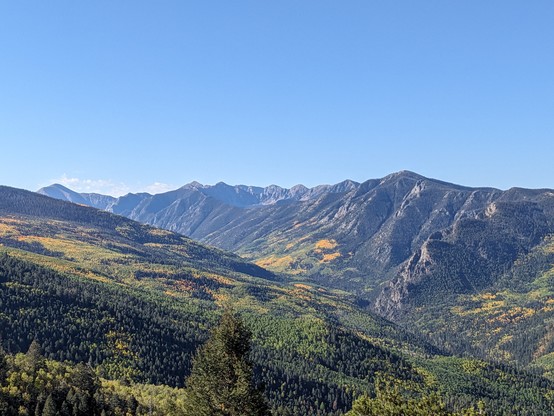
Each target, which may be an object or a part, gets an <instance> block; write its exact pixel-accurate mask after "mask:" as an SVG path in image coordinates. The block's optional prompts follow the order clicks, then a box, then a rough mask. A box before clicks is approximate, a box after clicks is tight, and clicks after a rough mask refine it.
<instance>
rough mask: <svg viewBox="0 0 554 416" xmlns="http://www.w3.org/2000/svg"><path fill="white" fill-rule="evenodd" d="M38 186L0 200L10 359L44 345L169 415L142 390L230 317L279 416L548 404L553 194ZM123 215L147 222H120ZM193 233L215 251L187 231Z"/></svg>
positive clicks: (353, 186) (431, 184) (430, 186)
mask: <svg viewBox="0 0 554 416" xmlns="http://www.w3.org/2000/svg"><path fill="white" fill-rule="evenodd" d="M49 192H50V193H51V194H52V195H53V196H56V197H57V199H53V198H50V197H48V196H46V195H40V194H37V193H33V192H28V191H24V190H18V189H14V188H8V187H0V304H1V305H2V314H0V324H1V325H0V337H1V338H2V339H4V340H5V341H4V342H3V345H4V346H5V348H7V350H8V352H10V353H12V354H13V353H17V352H19V351H25V350H26V349H27V348H29V345H30V344H31V341H33V340H35V341H37V340H38V341H39V342H40V343H41V345H42V347H43V350H44V353H45V355H46V357H47V358H48V359H50V360H58V361H65V362H67V363H71V362H73V363H78V362H83V361H84V362H88V363H89V365H91V366H93V368H95V369H96V372H97V373H98V374H100V375H101V376H102V377H104V379H103V380H104V381H102V383H103V385H104V386H109V387H103V388H109V389H111V390H110V391H114V390H113V389H114V388H116V389H117V391H119V392H121V393H117V394H123V395H125V394H132V395H133V397H134V399H133V400H137V401H138V402H139V404H140V405H141V406H143V407H142V408H143V409H147V408H148V407H149V406H150V407H151V408H152V406H154V407H155V408H156V409H158V410H157V412H161V413H163V414H175V415H178V414H180V413H179V410H178V406H179V404H178V403H179V399H178V398H179V397H181V396H180V393H179V390H172V392H171V393H168V392H169V390H163V391H164V393H163V395H161V394H162V393H159V392H161V391H162V390H159V389H158V390H155V389H153V388H151V387H148V386H147V385H145V384H141V383H155V384H162V385H165V386H172V387H176V388H179V387H181V386H182V383H183V381H184V379H185V376H186V375H187V374H188V372H189V371H190V363H191V357H192V354H194V351H195V350H196V348H197V347H198V345H199V344H200V343H201V342H202V341H203V340H204V339H205V337H206V332H207V329H208V328H210V327H212V326H213V324H214V322H215V321H216V320H217V317H218V315H219V313H220V311H221V309H222V308H225V307H226V305H232V306H233V308H234V309H235V311H237V312H238V313H239V314H240V315H241V317H242V319H243V320H244V321H245V322H246V323H247V325H248V327H249V328H251V330H252V333H253V350H252V360H253V362H254V364H255V369H256V379H257V381H258V382H261V383H263V384H264V385H265V386H266V398H267V399H268V401H269V403H270V406H271V408H272V412H273V414H274V415H283V416H284V415H291V414H305V415H313V416H319V415H337V416H338V415H342V414H344V412H345V411H346V410H348V409H349V408H350V406H351V405H352V401H353V400H354V399H355V398H356V397H357V396H359V395H360V394H362V393H364V392H365V393H370V394H371V392H372V391H374V389H376V388H377V384H376V383H378V378H379V377H381V376H385V377H387V378H388V379H390V380H394V383H397V384H398V383H399V384H400V385H403V386H405V388H407V389H408V391H411V393H409V394H412V395H414V394H415V395H416V396H420V395H424V396H425V395H429V394H430V395H431V396H429V397H434V396H433V395H437V394H438V395H439V397H443V398H444V400H446V402H447V403H448V406H449V408H450V409H452V410H455V409H463V408H466V407H467V405H468V404H471V403H473V404H476V403H477V401H481V402H482V404H483V405H484V406H485V407H486V409H487V411H488V412H489V413H490V414H498V415H500V414H514V413H513V412H515V414H521V415H527V414H528V415H532V414H537V415H546V414H549V409H551V408H552V407H553V406H554V402H552V395H551V392H552V391H553V390H554V387H553V386H552V381H550V378H551V377H554V375H553V374H554V326H553V325H552V322H554V306H553V305H554V268H553V264H554V237H553V236H552V213H553V209H552V198H553V193H552V192H551V191H550V190H523V189H512V190H509V191H500V190H496V189H491V188H480V189H473V188H467V187H462V186H458V185H452V184H448V183H445V182H441V181H436V180H432V179H427V178H424V177H422V176H420V175H417V174H414V173H411V172H399V173H397V174H393V175H389V176H387V177H385V178H382V179H377V180H372V181H367V182H364V183H360V184H359V183H355V182H352V181H346V182H343V183H341V184H338V185H335V186H321V187H316V188H313V189H307V188H304V187H295V188H293V189H291V190H287V189H281V188H277V187H269V188H267V189H263V188H254V187H247V186H238V187H230V186H228V185H224V184H218V185H216V186H214V187H210V186H204V185H200V184H198V183H193V184H189V185H186V186H185V187H183V188H180V189H178V190H176V191H173V192H168V193H165V194H160V195H148V194H138V195H127V196H125V197H121V198H113V197H110V196H104V195H98V194H78V193H75V192H73V191H71V190H69V189H67V188H61V187H60V186H53V187H50V188H45V189H43V190H41V193H43V194H48V193H49ZM59 199H64V200H59ZM70 201H71V202H70ZM94 204H96V206H100V207H103V208H104V209H105V211H113V212H105V211H103V210H99V209H97V208H94V207H92V205H94ZM87 205H89V206H87ZM123 206H126V209H127V211H128V215H129V217H131V216H133V215H137V216H139V215H144V216H145V217H143V218H142V220H141V222H137V221H135V220H133V219H130V218H125V217H124V216H122V215H115V214H114V212H116V211H117V210H121V209H122V207H123ZM118 207H119V208H118ZM119 213H120V214H121V213H123V212H122V211H119ZM131 214H132V215H131ZM173 220H175V221H174V222H172V221H173ZM177 220H179V221H177ZM155 221H160V224H157V226H160V225H163V224H161V223H162V222H164V223H165V226H164V228H166V229H165V230H164V229H162V228H156V227H153V226H152V225H151V224H153V223H154V222H155ZM181 221H184V222H183V223H182V222H181ZM148 222H150V223H151V224H148ZM193 223H196V226H195V227H193V228H194V230H195V231H194V232H195V233H200V232H201V231H202V233H205V234H204V235H205V236H204V238H203V239H202V240H203V241H205V242H208V243H210V244H212V246H209V245H208V246H207V245H205V244H204V243H202V242H197V241H195V240H193V239H190V238H189V237H185V236H184V235H183V234H182V233H183V232H184V231H183V230H181V228H180V227H191V225H192V224H193ZM169 228H174V229H176V230H181V232H174V231H170V230H168V229H169ZM191 229H192V228H191ZM189 234H193V233H189ZM195 238H198V237H195ZM214 245H219V246H220V248H214V247H213V246H214ZM228 247H229V248H233V250H234V251H236V252H237V253H238V254H240V255H241V257H239V256H238V255H237V254H232V253H230V252H229V251H225V250H222V248H228ZM251 261H255V263H252V262H251ZM391 320H392V321H394V322H392V321H391ZM406 327H408V328H409V330H407V329H405V328H406ZM18 357H19V356H14V358H13V359H12V358H11V359H10V360H12V361H10V362H13V363H15V364H11V366H12V370H10V371H12V373H10V374H11V375H10V376H9V377H8V379H7V380H8V383H10V384H9V385H10V388H9V389H8V390H5V389H4V390H3V391H5V392H12V393H8V394H9V395H10V394H13V395H14V396H13V397H12V398H11V399H9V402H10V401H11V402H13V403H14V406H15V407H14V409H16V408H17V406H20V409H21V408H29V409H34V408H35V407H34V406H35V404H36V403H35V402H34V401H33V400H34V399H32V397H34V396H32V395H31V396H29V397H28V400H27V399H25V400H27V401H25V400H24V401H21V400H22V398H21V397H19V396H18V395H17V391H20V390H21V391H23V390H26V389H28V387H25V385H24V384H23V385H19V384H18V383H19V382H17V383H16V381H17V380H25V377H26V376H24V375H18V374H19V373H16V372H17V371H25V370H24V368H26V367H25V365H24V363H22V361H21V358H18ZM17 363H22V364H21V367H18V366H19V364H17ZM66 365H70V364H66ZM56 366H58V367H56ZM18 368H22V369H23V370H18ZM48 368H59V364H56V362H52V363H51V364H49V367H48ZM49 371H50V370H49ZM52 371H54V370H52ZM68 371H69V370H68ZM110 380H122V381H121V383H120V384H116V385H115V387H114V384H113V383H114V382H113V381H110ZM0 383H1V380H0ZM13 383H15V384H13ZM62 384H63V383H62ZM125 386H129V387H125ZM516 386H519V387H518V388H516ZM162 387H163V386H162ZM167 388H169V387H167ZM125 389H127V390H125ZM124 391H126V392H127V393H125V392H124ZM148 391H149V392H152V393H145V392H148ZM154 392H158V393H154ZM522 392H524V393H522ZM106 394H107V393H106ZM109 394H112V393H109ZM149 394H156V396H152V395H150V396H149ZM25 397H27V396H25ZM105 397H108V396H105ZM171 397H173V398H175V399H170V398H171ZM0 399H1V397H0ZM37 400H38V399H37ZM110 400H111V399H110ZM168 400H176V401H173V402H171V401H169V402H168ZM0 402H1V400H0ZM17 403H19V404H17ZM152 403H154V404H152ZM37 406H38V405H37ZM128 406H131V408H132V407H133V405H132V403H130V404H128ZM176 406H177V407H176ZM159 409H165V410H159ZM167 409H173V410H167ZM145 411H146V410H145ZM168 412H169V413H168ZM139 413H140V412H139ZM139 413H137V414H139ZM141 414H142V413H141Z"/></svg>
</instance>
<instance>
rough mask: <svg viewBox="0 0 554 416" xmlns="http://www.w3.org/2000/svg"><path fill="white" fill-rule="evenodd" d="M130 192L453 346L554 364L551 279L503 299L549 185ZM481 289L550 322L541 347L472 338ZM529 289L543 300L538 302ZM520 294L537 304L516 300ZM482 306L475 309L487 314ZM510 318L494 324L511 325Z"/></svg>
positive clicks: (149, 210)
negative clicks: (467, 320) (472, 308)
mask: <svg viewBox="0 0 554 416" xmlns="http://www.w3.org/2000/svg"><path fill="white" fill-rule="evenodd" d="M62 196H63V194H62ZM123 202H125V204H126V205H125V207H126V208H125V212H123V210H121V211H119V212H120V213H122V214H123V215H126V216H128V217H130V218H133V219H136V220H138V221H140V222H144V223H148V224H154V225H156V226H159V227H161V228H166V229H169V230H173V231H177V232H179V233H183V234H185V235H188V236H191V237H193V238H195V239H198V240H200V241H202V242H205V243H208V244H211V245H214V246H217V247H220V248H223V249H226V250H231V251H234V252H237V253H239V254H241V255H242V256H243V257H245V258H248V259H252V260H254V261H256V263H257V264H258V265H260V266H262V267H265V268H268V269H271V270H274V271H277V272H285V273H288V274H289V275H293V276H298V278H299V279H305V278H306V277H308V278H309V279H310V280H311V281H314V282H317V283H319V284H322V285H324V286H326V287H334V288H340V289H345V290H348V291H350V292H351V293H354V294H356V295H357V296H360V297H362V298H364V299H365V301H366V302H367V303H368V305H369V306H370V307H371V308H372V309H373V310H375V311H377V312H378V313H380V314H382V315H384V316H386V317H387V318H389V319H392V320H394V321H396V322H400V323H403V324H409V325H411V326H412V327H414V328H418V329H420V330H421V331H423V332H426V333H428V334H430V335H432V336H434V339H435V342H436V343H437V344H439V345H441V346H443V347H447V348H449V349H450V350H452V351H457V352H468V351H472V353H474V354H479V355H481V356H486V357H489V358H495V354H504V355H510V356H511V357H513V360H515V361H516V362H517V363H518V364H520V365H535V364H534V363H537V365H540V366H541V367H542V368H546V369H547V370H548V371H550V370H549V369H550V368H551V369H552V371H553V372H554V365H550V364H547V363H549V362H550V361H548V360H547V359H546V358H542V357H549V354H551V353H552V354H553V355H554V336H552V337H551V338H549V336H550V335H548V334H550V333H554V332H552V331H551V332H548V331H550V330H548V329H547V328H549V325H550V324H549V323H548V322H549V319H550V318H549V317H548V314H545V313H542V312H540V310H543V309H544V310H548V308H549V306H548V305H549V304H548V303H547V302H550V301H551V299H552V302H554V283H552V284H550V283H548V284H547V285H546V286H545V285H544V284H542V286H540V287H541V289H540V296H539V292H537V291H533V290H532V289H531V288H530V287H529V285H528V286H527V287H526V289H525V290H526V291H527V292H526V293H528V295H526V296H523V297H522V296H521V295H517V296H516V295H513V296H512V297H509V298H508V299H506V296H507V295H506V293H511V292H513V291H514V290H516V288H518V287H520V284H519V282H518V279H521V278H522V276H524V275H525V273H523V272H522V268H521V267H520V263H521V262H522V261H523V260H522V259H527V258H528V257H527V256H531V255H532V254H533V253H538V252H541V250H542V249H541V247H543V246H544V245H545V244H547V243H546V242H548V241H550V239H551V238H552V236H553V235H554V191H552V190H550V189H538V190H530V189H521V188H512V189H509V190H507V191H502V190H498V189H494V188H470V187H465V186H460V185H455V184H450V183H447V182H443V181H439V180H435V179H429V178H425V177H423V176H421V175H418V174H416V173H413V172H407V171H402V172H398V173H394V174H391V175H389V176H386V177H384V178H381V179H373V180H368V181H366V182H363V183H356V182H352V181H346V182H343V183H341V184H337V185H333V186H330V185H325V186H319V187H315V188H311V189H308V188H305V187H302V186H297V187H294V188H292V189H288V190H287V189H283V188H278V187H274V186H272V187H268V188H254V187H246V186H236V187H232V186H228V185H225V184H222V183H220V184H217V185H215V186H205V185H200V184H197V183H193V184H189V185H186V186H184V187H183V188H180V189H178V190H176V191H172V192H168V193H164V194H159V195H143V196H136V195H128V196H126V197H122V198H120V199H119V200H118V201H116V203H114V205H113V206H112V208H109V209H112V210H113V211H114V212H117V209H118V208H117V207H118V204H119V203H123ZM547 246H548V245H547ZM548 247H550V246H548ZM536 258H542V257H540V256H538V255H534V256H531V260H526V261H527V263H526V264H528V263H529V262H530V264H528V266H526V267H527V268H528V269H529V270H535V269H540V273H539V272H538V271H535V272H533V273H535V274H534V275H533V276H525V277H524V278H525V279H527V280H529V279H530V280H531V281H534V280H533V279H539V280H540V279H543V280H540V281H541V282H543V283H544V282H545V279H546V278H544V277H541V276H543V275H544V274H545V273H548V270H546V269H545V268H544V267H543V268H540V267H539V264H543V263H540V262H539V263H536V264H535V263H533V262H535V261H538V260H534V259H536ZM541 261H542V260H541ZM541 267H542V266H541ZM541 273H542V274H541ZM516 276H517V277H516ZM499 282H502V284H500V283H499ZM546 282H548V280H546ZM537 284H538V283H537ZM517 290H519V289H517ZM517 290H516V291H517ZM537 290H538V289H537ZM503 291H504V292H503ZM483 293H488V294H489V295H490V296H496V297H497V298H499V299H503V302H504V304H505V307H506V308H508V309H507V310H504V312H505V313H506V314H507V315H506V316H512V315H514V314H515V315H514V316H515V318H513V319H516V320H517V322H520V321H521V322H525V323H527V327H533V328H542V329H541V330H540V331H543V332H540V331H539V330H538V329H537V331H539V332H536V333H535V335H533V337H534V338H533V339H535V340H536V342H535V343H534V344H533V346H532V348H534V350H533V351H528V352H526V353H525V354H519V353H516V351H520V350H521V345H520V343H517V342H515V341H511V342H509V343H508V342H505V343H504V344H501V345H496V344H495V345H494V348H493V347H490V346H489V347H490V348H489V347H486V346H484V344H479V343H478V342H477V341H476V338H480V339H483V337H484V336H485V335H486V334H485V333H484V332H483V331H482V330H479V331H477V332H476V333H471V331H469V330H467V331H466V330H464V329H463V328H460V326H459V325H458V324H457V323H458V322H459V321H460V315H459V314H456V313H455V312H454V311H458V310H460V309H457V308H462V309H463V310H465V309H464V308H467V307H468V305H475V304H476V301H475V302H474V301H471V299H470V298H471V296H480V295H481V294H483ZM518 293H519V292H518ZM527 296H528V297H529V299H535V300H536V303H535V304H534V305H535V306H534V307H530V306H529V305H530V304H529V303H528V302H527V300H529V299H528V297H527ZM516 298H517V299H518V301H517V302H518V303H517V305H519V306H518V307H525V308H527V309H525V310H527V311H528V313H529V315H522V316H519V315H517V314H516V313H515V312H514V310H512V309H510V308H512V307H514V308H515V307H516V306H515V305H514V304H512V303H510V299H516ZM468 299H469V300H468ZM525 299H527V300H525ZM483 302H484V301H483ZM541 302H542V303H541ZM493 304H494V303H493ZM521 305H525V306H521ZM541 308H543V309H541ZM545 308H546V309H545ZM500 309H502V308H500ZM500 309H499V310H500ZM510 311H511V312H510ZM468 313H470V312H468ZM475 313H476V315H475V316H474V315H471V316H474V317H478V316H483V317H484V316H486V314H482V313H481V312H475ZM510 314H512V315H510ZM483 319H485V318H483ZM506 319H508V318H506ZM530 320H533V322H531V321H530ZM477 321H478V319H477V318H476V320H475V321H474V322H477ZM483 322H484V321H483ZM483 322H482V325H483V327H488V324H487V325H485V323H483ZM439 323H440V324H439ZM479 325H481V324H479ZM453 328H458V329H457V330H456V331H454V330H453ZM509 328H511V327H510V326H507V327H506V331H508V332H506V331H500V330H498V329H496V330H497V332H498V333H504V334H505V335H511V336H514V334H513V333H512V332H510V331H511V330H509ZM517 328H518V330H517V331H520V332H521V331H524V328H525V326H517ZM451 330H452V332H449V331H451ZM514 331H515V330H514ZM544 331H546V332H544ZM462 334H465V335H462ZM540 334H542V335H540ZM529 336H531V335H529ZM541 337H542V338H541ZM491 339H492V338H491ZM514 339H515V338H514ZM478 345H480V346H478ZM529 348H531V347H529ZM499 351H500V352H499ZM523 357H527V358H525V359H524V358H523ZM529 357H530V358H529Z"/></svg>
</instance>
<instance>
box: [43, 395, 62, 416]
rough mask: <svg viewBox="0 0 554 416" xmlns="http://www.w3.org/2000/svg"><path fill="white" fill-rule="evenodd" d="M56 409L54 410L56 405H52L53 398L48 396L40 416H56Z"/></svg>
mask: <svg viewBox="0 0 554 416" xmlns="http://www.w3.org/2000/svg"><path fill="white" fill-rule="evenodd" d="M57 413H58V409H56V403H54V398H53V397H52V395H51V394H50V395H49V396H48V398H47V399H46V402H44V408H43V409H42V416H56V415H57Z"/></svg>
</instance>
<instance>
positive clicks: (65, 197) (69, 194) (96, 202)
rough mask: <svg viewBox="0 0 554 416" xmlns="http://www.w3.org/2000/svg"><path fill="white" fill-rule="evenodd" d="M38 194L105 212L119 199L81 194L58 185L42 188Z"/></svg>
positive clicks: (93, 194)
mask: <svg viewBox="0 0 554 416" xmlns="http://www.w3.org/2000/svg"><path fill="white" fill-rule="evenodd" d="M37 193H39V194H41V195H46V196H49V197H51V198H56V199H61V200H62V201H68V202H73V203H75V204H81V205H88V206H91V207H94V208H98V209H103V210H105V211H108V210H109V209H110V207H111V206H112V205H113V204H114V202H115V201H116V200H117V198H114V197H113V196H109V195H101V194H95V193H82V194H80V193H77V192H75V191H72V190H71V189H69V188H66V187H65V186H63V185H60V184H58V183H55V184H53V185H50V186H47V187H44V188H40V189H39V190H38V191H37Z"/></svg>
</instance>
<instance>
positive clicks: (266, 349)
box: [0, 187, 437, 415]
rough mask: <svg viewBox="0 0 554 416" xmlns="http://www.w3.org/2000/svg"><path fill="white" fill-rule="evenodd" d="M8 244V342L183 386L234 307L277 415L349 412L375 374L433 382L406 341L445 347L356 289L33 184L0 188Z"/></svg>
mask: <svg viewBox="0 0 554 416" xmlns="http://www.w3.org/2000/svg"><path fill="white" fill-rule="evenodd" d="M0 251H1V252H3V253H6V254H8V255H7V256H6V255H4V256H1V255H0V301H1V304H2V305H3V311H2V315H0V322H1V323H2V325H0V336H1V337H2V339H4V340H6V341H5V344H6V346H7V347H8V348H9V349H10V350H11V351H12V352H18V351H24V350H26V348H27V347H28V345H29V343H30V342H31V340H32V339H34V338H37V339H38V340H39V341H40V342H41V343H42V344H43V346H44V350H45V353H46V354H47V356H48V357H49V358H53V359H57V360H66V359H67V360H72V361H86V362H91V363H92V364H93V365H95V366H98V369H99V371H100V372H101V373H102V374H104V375H106V376H109V377H112V378H123V379H131V380H137V381H144V382H155V383H165V384H170V385H176V386H179V385H182V382H183V380H184V377H185V375H186V374H187V372H188V370H189V366H190V357H191V354H192V353H193V352H194V350H195V349H196V347H197V346H198V344H199V342H201V341H202V340H203V339H205V335H206V330H207V328H208V327H209V326H211V325H212V324H213V323H214V322H215V321H216V319H217V315H218V309H219V307H220V306H221V305H223V304H230V305H233V306H234V307H235V308H236V309H238V310H239V311H240V312H241V313H242V314H243V317H244V319H245V320H246V321H247V322H248V323H249V326H250V327H252V328H253V330H254V340H255V346H254V352H253V358H254V362H255V363H256V365H257V369H258V377H259V378H260V380H262V381H264V382H265V383H266V385H267V386H268V390H267V395H268V397H269V398H270V400H271V403H272V404H273V406H274V408H276V409H277V408H279V407H281V408H282V411H281V413H280V412H276V414H286V412H287V411H289V412H290V411H291V409H296V411H297V412H300V413H302V414H307V415H310V414H314V415H315V414H318V412H321V409H320V408H322V406H323V407H326V408H327V410H328V412H327V413H326V414H341V413H342V412H343V411H344V410H346V409H348V407H349V406H350V403H351V401H352V399H353V397H354V395H355V394H359V393H360V392H361V391H363V390H365V389H368V388H369V386H370V382H371V380H372V374H373V373H374V372H375V371H386V372H387V373H390V374H393V375H395V376H396V377H399V378H406V377H409V378H416V379H419V380H421V377H420V376H419V375H418V370H417V369H416V368H415V367H414V366H413V365H412V364H410V363H409V362H408V361H407V360H406V359H405V358H404V357H402V355H401V354H402V351H410V352H411V354H415V355H422V356H427V355H430V354H435V353H437V350H436V349H435V348H434V347H432V346H430V345H429V344H427V343H425V342H424V341H422V340H420V339H418V338H417V337H415V336H413V335H411V334H409V333H406V332H405V331H402V330H401V329H400V328H397V327H396V326H395V325H393V324H391V323H389V322H387V321H385V320H383V319H380V318H378V317H375V316H373V315H371V314H369V313H365V312H362V311H358V310H357V309H356V308H355V305H354V304H353V303H352V302H351V298H350V297H349V296H347V295H345V294H340V293H334V292H331V291H327V290H324V289H322V288H318V287H314V286H310V285H305V284H298V283H293V284H289V283H288V282H286V281H281V282H280V281H279V280H278V279H277V278H276V277H275V276H274V275H273V274H272V273H270V272H268V271H266V270H264V269H262V268H260V267H258V266H255V265H253V264H250V263H247V262H245V261H244V260H242V259H241V258H239V257H237V256H235V255H232V254H228V253H224V252H221V251H220V250H216V249H211V248H209V247H205V246H202V245H200V244H198V243H195V242H193V241H191V240H189V239H188V238H186V237H183V236H181V235H177V234H173V233H171V232H168V231H164V230H159V229H154V228H151V227H149V226H145V225H141V224H139V223H136V222H134V221H131V220H128V219H126V218H123V217H119V216H115V215H112V214H109V213H106V212H103V211H99V210H96V209H92V208H88V207H83V206H79V205H75V204H70V203H67V202H63V201H58V200H54V199H51V198H48V197H45V196H41V195H37V194H34V193H31V192H27V191H22V190H16V189H13V188H6V187H0ZM311 362H317V363H318V365H317V366H315V367H314V366H312V365H311V364H310V363H311ZM327 397H333V400H332V401H331V402H326V403H325V404H323V405H322V404H321V403H320V402H322V401H323V400H324V399H325V400H326V398H327ZM333 402H334V405H333ZM333 406H334V407H335V409H334V410H333V409H332V407H333ZM287 409H288V410H287Z"/></svg>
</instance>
